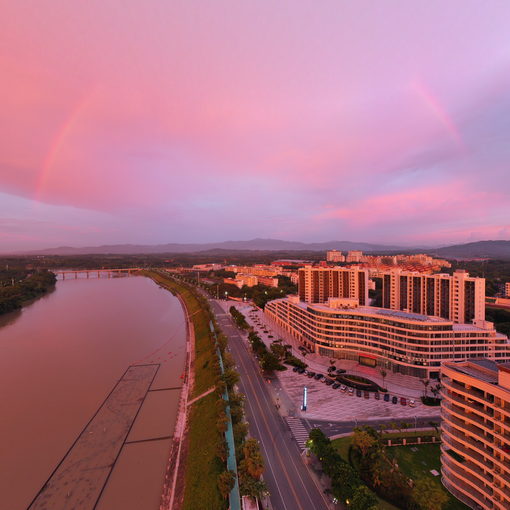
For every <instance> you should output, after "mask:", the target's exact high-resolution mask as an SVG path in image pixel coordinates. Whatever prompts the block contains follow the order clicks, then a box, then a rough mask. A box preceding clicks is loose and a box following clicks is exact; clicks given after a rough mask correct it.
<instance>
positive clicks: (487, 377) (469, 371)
mask: <svg viewBox="0 0 510 510" xmlns="http://www.w3.org/2000/svg"><path fill="white" fill-rule="evenodd" d="M445 365H446V366H447V367H448V368H451V369H453V370H455V371H457V372H460V373H461V374H466V375H469V376H471V377H474V378H476V379H479V380H480V381H485V382H488V383H491V384H497V383H498V363H496V362H495V361H492V360H490V359H487V358H479V359H468V360H466V361H460V362H455V361H450V362H447V363H445Z"/></svg>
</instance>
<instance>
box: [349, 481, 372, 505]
mask: <svg viewBox="0 0 510 510" xmlns="http://www.w3.org/2000/svg"><path fill="white" fill-rule="evenodd" d="M351 509H352V510H376V509H377V498H376V496H375V495H374V493H373V492H372V491H371V490H370V489H369V488H368V487H367V486H366V485H360V486H359V487H358V488H357V489H356V490H355V491H354V494H353V496H352V503H351Z"/></svg>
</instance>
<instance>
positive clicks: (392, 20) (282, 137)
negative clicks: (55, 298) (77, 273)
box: [0, 0, 510, 253]
mask: <svg viewBox="0 0 510 510" xmlns="http://www.w3.org/2000/svg"><path fill="white" fill-rule="evenodd" d="M4 3H5V5H3V6H2V13H3V15H2V17H1V19H0V30H1V32H2V44H0V73H1V75H2V80H1V81H0V204H1V209H0V252H4V253H5V252H8V251H15V250H31V249H34V250H35V249H44V248H52V247H56V246H63V245H66V246H96V245H102V244H124V243H131V244H162V243H171V242H175V243H202V242H219V241H224V240H229V239H231V240H243V239H253V238H273V239H283V240H289V241H303V242H323V241H330V240H347V241H356V242H369V243H377V244H384V245H401V246H416V245H419V246H438V245H448V244H456V243H464V242H471V241H478V240H487V239H510V198H509V194H508V189H510V171H509V168H510V165H509V161H510V123H509V119H510V66H509V63H510V54H509V53H508V47H509V45H510V32H509V31H508V23H507V20H508V19H510V4H508V3H504V2H496V1H490V2H483V3H480V2H475V1H460V0H449V1H447V2H443V1H441V2H439V1H431V2H426V3H425V2H423V3H418V2H412V3H410V2H407V1H403V0H402V1H395V2H391V3H387V2H385V3H381V4H374V3H373V2H367V1H358V2H353V3H339V2H337V1H336V0H335V1H333V0H331V1H325V2H321V3H320V5H318V4H317V3H315V2H311V1H303V0H300V1H292V2H290V1H286V2H282V3H279V4H278V5H277V6H276V5H275V4H273V3H270V2H257V3H253V4H244V3H242V4H240V3H237V2H232V1H226V0H224V1H223V0H222V1H218V2H214V3H211V4H207V3H205V4H201V5H200V7H198V6H197V5H192V4H191V3H174V4H171V3H163V2H161V3H159V2H149V3H140V2H135V1H133V0H128V1H125V2H122V6H121V7H120V4H119V3H118V2H115V1H113V0H103V1H101V2H99V1H97V0H94V1H90V2H87V3H86V4H81V5H78V4H76V3H69V2H64V1H63V0H51V1H50V0H43V1H41V2H37V3H32V4H31V5H29V4H28V3H27V4H25V3H21V2H4ZM227 14H228V15H227Z"/></svg>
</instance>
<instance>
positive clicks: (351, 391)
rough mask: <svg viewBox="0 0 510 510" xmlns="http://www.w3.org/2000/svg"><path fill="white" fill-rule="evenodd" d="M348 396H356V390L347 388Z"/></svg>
mask: <svg viewBox="0 0 510 510" xmlns="http://www.w3.org/2000/svg"><path fill="white" fill-rule="evenodd" d="M347 395H349V397H352V396H353V395H354V390H353V389H352V388H347Z"/></svg>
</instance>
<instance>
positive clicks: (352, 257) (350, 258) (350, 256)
mask: <svg viewBox="0 0 510 510" xmlns="http://www.w3.org/2000/svg"><path fill="white" fill-rule="evenodd" d="M362 258H363V252H362V251H360V250H352V251H349V252H347V257H346V258H345V261H346V262H361V260H362Z"/></svg>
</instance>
